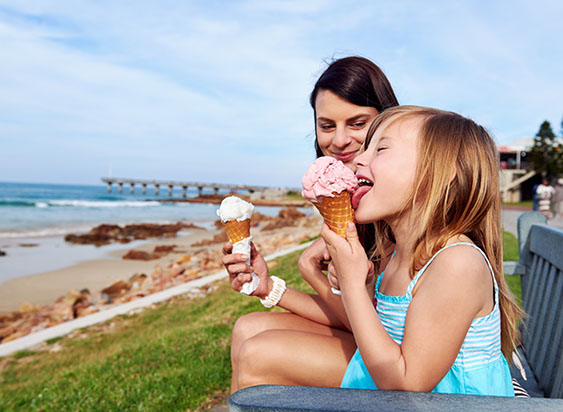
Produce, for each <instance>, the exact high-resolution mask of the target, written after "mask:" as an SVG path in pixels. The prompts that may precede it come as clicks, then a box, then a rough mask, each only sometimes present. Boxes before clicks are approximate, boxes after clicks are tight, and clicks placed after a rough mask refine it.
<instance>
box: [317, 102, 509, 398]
mask: <svg viewBox="0 0 563 412" xmlns="http://www.w3.org/2000/svg"><path fill="white" fill-rule="evenodd" d="M365 146H366V150H365V152H364V153H362V154H361V155H359V156H358V157H357V158H356V159H355V161H354V163H355V165H356V167H357V172H356V173H357V176H358V178H359V180H360V185H361V187H360V189H358V191H357V192H356V193H355V194H354V196H353V203H354V206H355V209H356V212H355V217H356V220H357V222H358V223H369V222H374V223H375V225H376V229H377V230H376V245H375V248H374V251H373V257H375V259H374V261H375V262H376V265H377V262H378V261H379V260H380V259H382V258H385V257H386V256H390V259H389V260H388V263H387V265H386V267H385V270H384V271H383V273H381V275H380V276H379V277H378V279H377V282H376V286H375V299H376V302H377V304H376V307H375V308H374V304H373V303H374V302H373V297H372V295H370V293H369V291H366V288H365V282H366V277H368V276H369V274H370V273H371V271H372V270H373V268H372V264H371V261H370V260H369V259H368V257H367V256H366V253H365V251H364V248H363V247H362V246H361V245H360V242H359V241H358V236H357V233H356V229H355V226H354V225H353V224H350V225H349V227H348V228H347V238H346V239H343V238H341V237H339V236H338V235H336V234H335V233H334V232H332V231H331V230H330V229H329V228H328V226H326V225H324V226H323V230H322V237H323V238H324V240H325V242H326V244H327V247H328V250H329V252H330V255H331V257H332V263H331V266H330V268H329V281H330V282H331V284H332V285H333V286H334V287H337V288H340V290H341V292H342V302H343V305H344V308H345V310H346V314H347V316H348V319H349V321H350V325H351V329H352V332H353V334H354V338H355V340H356V343H357V345H358V349H357V350H356V353H355V354H354V356H353V357H352V360H351V361H350V363H349V364H348V368H347V370H346V372H345V374H344V377H343V380H342V384H341V386H342V387H346V388H366V389H367V388H371V389H375V388H380V389H394V390H407V391H433V392H443V393H464V394H481V395H499V396H513V395H514V392H513V388H512V382H511V377H510V371H509V368H508V365H507V362H506V360H505V357H506V358H509V359H510V356H511V354H512V351H513V349H514V347H515V344H516V340H517V336H516V327H515V325H516V321H517V318H518V317H519V314H520V312H519V309H518V306H517V305H516V304H515V302H514V300H513V298H512V297H511V295H510V292H509V291H508V289H507V287H506V284H505V282H504V278H503V273H502V233H501V230H500V217H499V186H498V173H499V171H498V169H499V163H498V157H497V151H496V146H495V144H494V142H493V140H492V139H491V137H490V136H489V135H488V134H487V132H486V131H485V130H484V129H483V128H482V127H481V126H479V125H477V124H475V123H474V122H473V121H471V120H469V119H466V118H464V117H462V116H460V115H458V114H455V113H450V112H444V111H440V110H436V109H430V108H424V107H415V106H399V107H396V108H392V109H389V110H387V111H385V112H384V113H383V114H381V115H380V116H378V118H377V119H376V120H375V122H374V123H373V124H372V126H371V127H370V130H369V132H368V136H367V138H366V142H365ZM503 354H504V356H503Z"/></svg>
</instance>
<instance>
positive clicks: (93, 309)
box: [75, 305, 100, 318]
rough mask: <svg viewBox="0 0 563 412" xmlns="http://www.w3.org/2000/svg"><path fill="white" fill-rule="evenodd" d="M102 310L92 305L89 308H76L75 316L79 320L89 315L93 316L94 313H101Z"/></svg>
mask: <svg viewBox="0 0 563 412" xmlns="http://www.w3.org/2000/svg"><path fill="white" fill-rule="evenodd" d="M99 311H100V309H98V308H97V307H96V306H93V305H90V306H87V307H81V306H79V307H75V316H76V317H77V318H81V317H82V316H87V315H91V314H92V313H96V312H99Z"/></svg>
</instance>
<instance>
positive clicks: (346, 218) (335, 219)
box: [314, 190, 354, 238]
mask: <svg viewBox="0 0 563 412" xmlns="http://www.w3.org/2000/svg"><path fill="white" fill-rule="evenodd" d="M314 205H315V206H316V207H317V209H319V212H321V215H322V216H323V219H324V221H325V223H326V224H327V225H328V227H330V229H331V230H332V231H334V232H336V233H337V234H339V235H340V236H342V237H344V238H345V237H346V224H347V223H348V222H353V221H354V212H353V210H352V202H351V200H350V193H348V192H347V191H346V190H344V191H342V192H340V193H334V197H328V196H323V197H320V198H319V199H318V201H317V202H316V203H314Z"/></svg>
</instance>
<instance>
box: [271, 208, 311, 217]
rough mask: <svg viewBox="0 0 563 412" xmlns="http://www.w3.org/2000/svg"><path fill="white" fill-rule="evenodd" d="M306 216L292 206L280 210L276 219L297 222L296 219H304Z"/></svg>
mask: <svg viewBox="0 0 563 412" xmlns="http://www.w3.org/2000/svg"><path fill="white" fill-rule="evenodd" d="M306 216H307V215H306V214H305V213H302V212H300V211H299V210H297V208H296V207H294V206H290V207H287V208H285V209H282V210H280V211H279V213H278V217H279V218H280V219H285V220H298V219H301V218H302V217H306Z"/></svg>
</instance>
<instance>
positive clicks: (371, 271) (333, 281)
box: [327, 260, 375, 290]
mask: <svg viewBox="0 0 563 412" xmlns="http://www.w3.org/2000/svg"><path fill="white" fill-rule="evenodd" d="M327 279H328V283H329V284H330V287H331V288H333V289H336V290H340V284H339V282H338V275H337V274H336V269H335V267H334V264H333V263H332V262H330V263H329V265H328V274H327ZM366 287H367V289H368V290H372V289H373V288H374V287H375V266H374V265H373V262H372V261H371V260H368V274H367V276H366Z"/></svg>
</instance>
